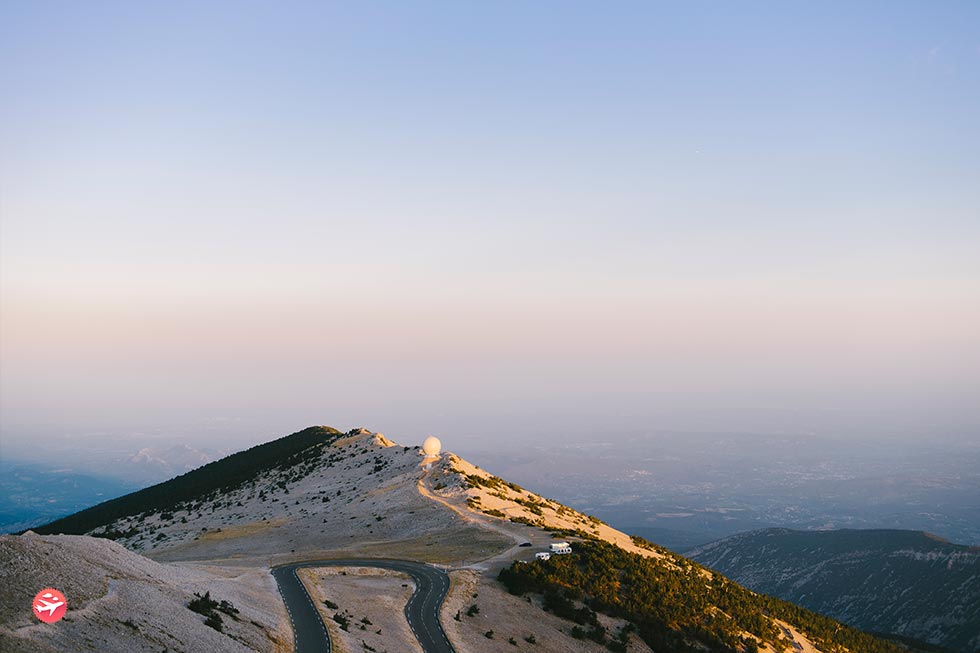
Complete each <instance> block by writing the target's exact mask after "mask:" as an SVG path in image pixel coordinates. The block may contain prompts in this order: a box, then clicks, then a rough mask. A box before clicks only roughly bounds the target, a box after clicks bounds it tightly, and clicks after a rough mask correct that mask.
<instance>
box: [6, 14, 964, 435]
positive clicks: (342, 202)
mask: <svg viewBox="0 0 980 653" xmlns="http://www.w3.org/2000/svg"><path fill="white" fill-rule="evenodd" d="M202 4H204V3H193V2H186V3H184V2H166V3H163V2H161V3H152V2H145V3H144V2H140V3H131V2H121V3H106V2H92V3H77V2H65V3H55V2H4V3H3V4H2V6H0V220H2V224H0V239H2V245H0V248H2V249H0V257H2V259H0V266H2V267H0V290H2V296H0V354H2V365H0V382H2V388H0V389H2V392H0V395H2V396H0V420H2V424H0V426H2V433H3V439H4V443H5V446H8V447H9V446H11V445H17V444H20V445H26V444H27V443H31V444H30V446H36V447H41V448H43V446H44V445H43V444H40V442H42V441H40V440H38V439H37V436H39V435H56V434H68V433H70V434H73V435H74V436H76V437H82V436H84V437H91V438H97V437H98V436H99V435H100V434H101V435H105V434H114V435H117V436H118V435H120V434H122V435H125V434H128V433H157V434H164V435H167V436H168V437H169V436H171V435H172V436H173V437H179V438H183V439H188V438H190V439H193V438H195V437H200V438H202V439H204V438H205V437H207V436H208V434H209V433H221V434H224V435H229V434H230V435H231V436H235V437H241V438H243V439H246V440H247V439H249V438H251V439H252V440H261V439H265V438H266V437H269V436H271V435H274V434H283V433H287V432H290V431H292V430H297V429H299V428H301V427H303V426H306V425H308V424H311V423H327V424H334V425H336V426H339V427H345V428H349V427H353V426H359V425H365V426H368V427H370V428H373V429H376V430H382V431H385V432H386V433H389V435H391V436H392V437H394V438H395V439H403V440H406V441H407V440H411V439H412V438H414V437H416V436H421V435H422V434H424V433H426V432H435V433H438V434H439V435H441V436H443V437H444V439H446V438H450V439H451V438H452V437H458V438H461V439H466V438H470V439H472V440H473V441H481V442H486V441H488V439H490V438H498V437H499V438H503V439H506V438H512V439H520V438H525V437H528V436H534V437H538V438H543V439H545V440H547V439H549V438H554V439H555V440H556V441H557V440H559V439H560V438H562V437H565V436H566V435H568V434H572V433H576V434H580V433H585V432H590V431H601V430H603V429H606V430H609V429H613V430H615V429H631V430H642V429H651V430H655V429H658V428H662V429H677V430H690V431H699V430H721V431H728V432H739V431H757V432H758V431H762V432H784V431H790V432H795V433H813V434H815V435H816V436H819V435H821V434H823V435H827V436H828V437H829V436H834V437H840V436H841V435H849V436H850V435H853V436H855V437H872V436H874V437H889V438H894V439H895V440H896V441H899V440H901V439H907V438H956V439H961V440H966V441H977V440H978V439H980V435H978V434H980V408H978V405H980V4H978V3H976V2H962V3H956V2H917V3H916V2H881V3H878V2H864V3H851V2H840V3H787V2H771V3H709V2H704V3H699V2H684V3H671V4H666V3H665V4H658V3H649V2H641V3H635V4H632V3H572V2H555V3H550V2H533V3H523V2H488V3H471V2H434V3H430V2H419V3H405V2H392V3H373V2H372V3H366V2H364V3H362V2H352V3H346V4H328V3H320V2H316V3H295V2H284V3H267V2H256V3H247V2H234V3H231V2H229V3H218V2H215V3H207V6H206V7H203V6H200V5H202ZM858 5H859V6H858Z"/></svg>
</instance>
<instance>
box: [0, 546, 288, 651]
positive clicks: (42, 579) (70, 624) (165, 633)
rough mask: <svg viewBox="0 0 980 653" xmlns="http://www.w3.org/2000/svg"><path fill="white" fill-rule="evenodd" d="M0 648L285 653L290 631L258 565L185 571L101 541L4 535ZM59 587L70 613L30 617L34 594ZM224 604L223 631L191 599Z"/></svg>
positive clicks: (0, 566) (272, 587) (0, 558)
mask: <svg viewBox="0 0 980 653" xmlns="http://www.w3.org/2000/svg"><path fill="white" fill-rule="evenodd" d="M0 585H2V587H3V591H2V592H0V597H2V598H0V650H3V651H5V652H8V651H9V652H11V653H13V652H21V651H23V652H24V653H27V652H31V653H45V652H48V651H72V652H81V651H97V652H116V651H118V652H119V653H129V652H131V651H163V650H170V651H188V652H193V653H197V652H200V653H210V652H218V651H227V652H229V653H231V652H235V653H244V652H245V651H268V652H278V651H287V650H290V648H291V646H292V632H291V631H290V628H289V621H288V618H287V615H286V612H285V610H284V608H283V606H282V603H281V601H279V600H278V594H277V593H276V589H275V583H274V581H273V580H272V577H271V576H270V575H269V573H268V572H267V571H266V570H263V569H257V568H241V569H236V568H232V567H221V568H215V569H209V568H207V567H197V566H195V567H190V566H178V565H166V564H160V563H157V562H154V561H152V560H149V559H147V558H145V557H143V556H140V555H138V554H135V553H133V552H132V551H128V550H126V549H125V548H123V547H122V546H120V545H119V544H116V543H115V542H111V541H109V540H105V539H96V538H91V537H84V536H73V535H45V536H41V535H35V534H32V533H29V534H25V535H23V536H14V535H4V536H0ZM45 587H56V588H58V589H60V590H61V591H62V592H63V593H64V594H65V598H66V599H67V600H68V606H69V611H68V614H67V615H66V616H65V618H64V619H62V620H61V621H60V622H58V623H55V624H45V623H41V622H40V621H38V620H37V619H35V618H34V616H33V615H32V613H31V603H32V599H33V598H34V594H35V593H37V592H38V591H39V590H41V589H43V588H45ZM195 592H196V593H200V594H204V593H205V592H210V595H211V597H212V598H214V599H216V600H219V601H220V600H225V601H229V602H230V603H231V604H233V605H234V607H235V609H237V610H238V613H237V615H235V616H234V617H233V616H230V615H228V614H222V613H219V614H220V616H221V617H222V622H223V632H220V633H219V632H218V631H216V630H214V629H212V628H210V627H208V626H205V625H204V621H205V617H204V616H202V615H200V614H197V613H196V612H192V611H191V610H190V609H189V608H188V607H187V605H188V603H189V602H190V601H191V600H192V599H194V598H195V596H194V594H195Z"/></svg>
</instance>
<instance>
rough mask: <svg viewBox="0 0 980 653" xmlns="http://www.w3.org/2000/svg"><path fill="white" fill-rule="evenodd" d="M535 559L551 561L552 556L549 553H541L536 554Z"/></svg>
mask: <svg viewBox="0 0 980 653" xmlns="http://www.w3.org/2000/svg"><path fill="white" fill-rule="evenodd" d="M534 557H535V558H537V559H538V560H550V559H551V554H550V553H548V552H547V551H541V552H540V553H535V554H534Z"/></svg>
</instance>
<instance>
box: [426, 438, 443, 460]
mask: <svg viewBox="0 0 980 653" xmlns="http://www.w3.org/2000/svg"><path fill="white" fill-rule="evenodd" d="M422 451H423V452H425V455H426V456H438V455H439V452H440V451H442V443H441V442H439V438H437V437H434V436H431V435H430V436H429V437H427V438H426V439H425V442H423V443H422Z"/></svg>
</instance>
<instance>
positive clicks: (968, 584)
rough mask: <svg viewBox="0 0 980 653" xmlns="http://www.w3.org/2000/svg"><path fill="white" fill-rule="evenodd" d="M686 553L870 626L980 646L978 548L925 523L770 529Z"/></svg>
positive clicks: (746, 581) (765, 589)
mask: <svg viewBox="0 0 980 653" xmlns="http://www.w3.org/2000/svg"><path fill="white" fill-rule="evenodd" d="M686 555H687V556H688V557H690V558H691V559H693V560H696V561H697V562H699V563H701V564H703V565H705V566H707V567H709V568H711V569H714V570H717V571H719V572H721V573H722V574H724V575H726V576H728V577H729V578H732V579H733V580H735V581H737V582H739V583H741V584H743V585H745V586H746V587H748V588H749V589H752V590H755V591H757V592H761V593H765V594H770V595H773V596H777V597H779V598H781V599H784V600H787V601H791V602H793V603H797V604H799V605H802V606H804V607H806V608H809V609H811V610H815V611H817V612H820V613H823V614H826V615H829V616H831V617H834V618H835V619H839V620H841V621H843V622H846V623H849V624H852V625H854V626H857V627H858V628H861V629H864V630H868V631H874V632H882V633H894V634H896V635H901V636H905V637H912V638H915V639H918V640H922V641H925V642H929V643H931V644H938V645H941V646H944V647H947V648H950V649H954V650H959V651H977V650H980V547H967V546H962V545H958V544H951V543H950V542H947V541H945V540H943V539H941V538H939V537H936V536H934V535H931V534H929V533H924V532H921V531H903V530H840V531H796V530H789V529H782V528H771V529H765V530H760V531H753V532H750V533H743V534H740V535H735V536H733V537H728V538H725V539H722V540H718V541H717V542H712V543H710V544H706V545H704V546H701V547H698V548H696V549H693V550H691V551H688V552H687V553H686Z"/></svg>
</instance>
